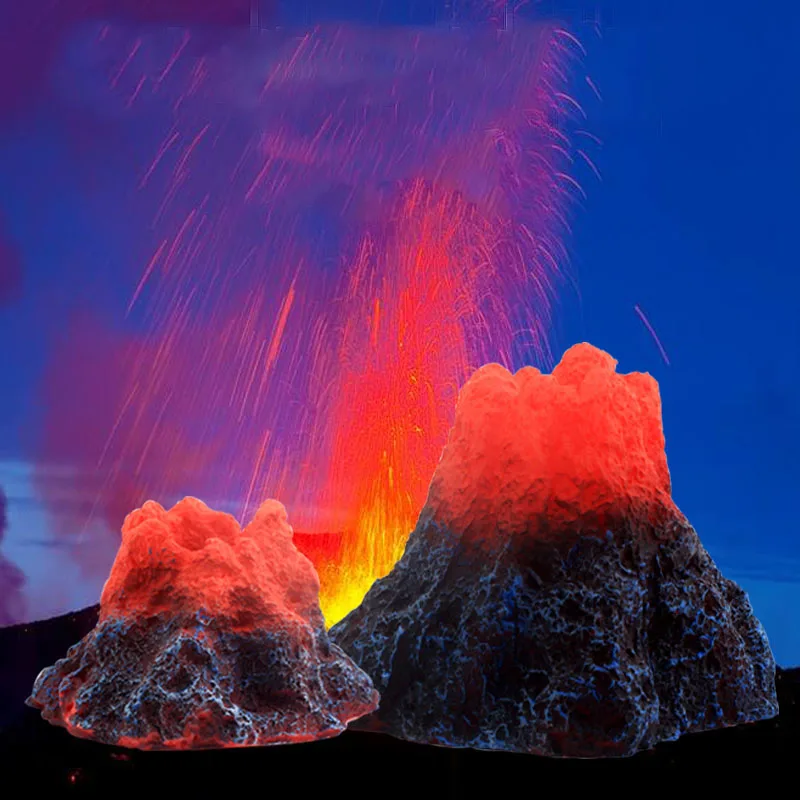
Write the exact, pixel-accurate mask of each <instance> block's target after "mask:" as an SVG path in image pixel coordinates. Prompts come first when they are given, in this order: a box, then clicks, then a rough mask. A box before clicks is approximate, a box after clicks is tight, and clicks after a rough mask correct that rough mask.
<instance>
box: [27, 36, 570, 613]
mask: <svg viewBox="0 0 800 800" xmlns="http://www.w3.org/2000/svg"><path fill="white" fill-rule="evenodd" d="M82 35H83V36H84V37H85V38H84V39H83V40H79V41H77V43H75V48H74V54H80V57H83V58H86V59H88V62H89V63H88V64H79V65H78V66H77V67H76V66H75V65H73V70H72V73H74V75H73V78H72V81H73V84H74V85H69V86H67V88H66V89H65V90H64V91H65V92H66V93H67V95H68V96H69V97H70V98H74V97H80V102H81V103H90V102H93V103H95V104H96V105H97V106H98V107H99V108H101V109H105V110H106V112H107V113H108V114H109V115H110V116H111V117H112V118H116V117H119V118H121V119H122V120H124V121H125V122H128V121H136V120H137V119H138V117H137V116H136V115H137V114H143V113H145V112H146V113H147V115H148V116H147V119H148V120H150V121H151V123H150V128H151V129H152V127H153V125H152V120H153V119H155V120H161V121H162V124H161V128H160V129H161V130H163V131H164V135H163V138H162V140H161V141H160V142H158V144H157V146H156V147H155V149H154V152H151V153H150V155H149V158H148V160H147V161H146V162H145V163H143V164H142V165H141V170H140V175H139V180H138V184H139V187H140V196H141V199H142V202H143V203H146V204H151V206H152V207H155V208H157V209H158V210H157V214H156V217H155V220H154V222H153V230H154V231H155V234H154V236H155V239H154V242H153V246H152V251H151V252H150V254H149V256H148V257H147V258H146V259H145V260H144V262H143V263H141V265H140V270H139V272H138V274H136V275H134V276H132V278H131V291H130V297H129V299H128V302H127V304H126V305H127V309H126V310H125V311H124V313H126V319H125V327H126V330H124V331H122V330H113V329H112V330H110V331H106V332H105V333H101V332H100V330H99V329H98V327H97V323H95V322H87V321H86V320H85V319H78V321H77V322H76V325H75V327H74V328H73V329H72V331H71V332H70V334H69V335H65V336H63V337H61V339H60V342H59V346H58V350H57V355H56V358H55V360H54V363H53V366H52V367H51V370H50V372H49V374H48V376H47V379H46V394H47V399H48V403H47V405H48V407H49V414H48V418H47V420H46V421H45V424H44V426H43V430H44V432H45V439H44V444H43V447H42V451H41V453H40V456H41V461H42V462H43V463H44V464H45V465H49V464H51V463H53V462H67V463H70V464H73V465H75V464H77V465H79V466H82V467H83V469H81V470H80V472H79V475H78V478H77V481H78V489H79V491H80V493H81V494H82V496H83V498H84V504H83V505H82V506H81V507H80V508H79V509H78V510H77V513H75V514H72V515H70V514H68V513H66V512H65V511H64V506H63V502H59V501H60V500H61V499H62V497H61V495H60V494H59V492H60V489H59V487H58V486H57V485H56V483H57V481H56V478H55V477H54V476H53V474H52V473H51V472H48V471H47V470H46V469H42V470H41V471H40V475H39V486H40V488H41V490H42V492H43V494H44V496H45V498H46V500H47V501H48V502H49V503H50V505H51V506H52V507H53V508H54V509H57V510H58V515H57V522H58V524H60V526H61V527H60V530H61V532H62V535H63V536H64V537H67V538H68V539H69V541H70V542H71V543H72V544H73V545H75V549H74V552H75V554H76V558H77V559H78V560H79V562H80V563H81V564H83V565H88V564H91V563H92V558H93V557H92V552H94V551H95V550H97V545H96V542H97V536H96V529H98V528H99V529H103V530H109V531H114V530H118V527H119V521H120V519H121V516H122V514H123V511H122V509H125V510H128V509H130V508H131V507H135V506H137V505H140V504H141V503H142V502H143V501H144V500H145V499H147V498H150V497H156V498H159V499H164V500H166V499H168V498H169V499H172V498H177V497H180V496H182V495H184V494H191V495H194V496H201V497H204V498H205V499H207V500H208V501H209V502H210V503H212V504H213V505H214V506H216V507H225V503H227V502H231V501H232V502H234V503H238V513H237V516H239V517H240V518H242V519H246V518H247V516H248V515H249V514H250V513H252V509H253V508H254V507H256V506H258V504H259V502H260V500H261V499H262V498H264V497H278V498H280V499H281V501H282V502H284V503H285V504H286V505H287V507H288V508H289V509H290V511H291V515H292V520H293V523H294V526H295V527H296V528H297V529H298V530H299V531H300V533H298V534H297V535H296V541H297V543H298V545H299V546H300V547H301V548H302V549H303V551H304V552H305V553H306V554H307V555H308V557H309V558H310V559H311V560H312V561H313V563H314V564H315V566H316V567H317V570H318V572H319V575H320V580H321V593H320V602H321V606H322V609H323V612H324V614H325V617H326V620H327V622H328V623H329V624H333V623H335V622H336V621H338V620H339V619H341V618H342V617H343V616H344V615H345V614H346V613H347V612H348V611H350V610H351V609H352V608H354V607H355V606H356V605H357V604H358V603H359V602H360V600H361V598H362V596H363V594H364V592H365V591H366V589H367V588H368V587H369V585H370V584H371V583H372V581H373V580H374V579H375V578H377V577H380V576H382V575H384V574H386V572H388V571H389V569H390V568H391V567H392V565H393V564H394V562H395V560H396V559H397V557H398V556H399V555H400V553H401V552H402V550H403V547H404V543H405V540H406V537H407V535H408V533H409V531H410V530H411V529H412V528H413V526H414V522H415V520H416V517H417V515H418V513H419V511H420V509H421V508H422V505H423V503H424V501H425V496H426V492H427V487H428V483H429V481H430V477H431V474H432V473H433V471H434V469H435V467H436V464H437V461H438V459H439V456H440V454H441V451H442V447H443V446H444V444H445V441H446V437H447V431H448V430H449V427H450V425H451V423H452V414H453V408H454V401H455V398H456V393H457V391H458V387H459V386H461V385H462V384H463V383H464V381H465V380H466V379H467V378H468V377H469V375H470V373H471V371H472V370H473V369H475V368H476V367H477V366H478V365H479V364H482V363H485V362H486V361H490V360H493V361H499V362H501V363H503V364H506V365H508V366H512V365H513V364H515V363H520V362H521V363H527V362H528V361H529V360H530V359H531V358H532V357H535V358H542V357H544V358H546V357H547V355H548V352H547V343H546V331H547V328H548V324H549V314H550V305H551V302H552V299H553V296H554V292H555V287H556V283H557V280H558V278H559V277H560V272H561V265H563V264H564V263H565V259H566V256H565V251H564V248H563V245H562V239H563V236H564V234H565V232H566V231H567V222H566V212H567V210H568V208H569V202H570V198H571V197H572V196H573V194H574V192H575V191H576V189H577V190H578V191H579V190H580V189H579V187H578V186H577V184H576V183H575V180H574V179H573V178H572V177H570V176H569V175H568V174H567V168H568V166H569V163H570V159H571V155H570V149H571V145H570V141H569V139H568V138H567V135H566V132H567V131H569V130H571V126H573V125H574V122H575V119H576V118H579V117H580V116H581V115H582V112H581V110H580V109H578V108H577V105H576V104H575V103H574V101H572V100H570V98H568V97H567V96H566V94H564V88H565V85H566V82H567V77H568V75H567V73H568V71H569V68H570V65H571V63H572V61H573V60H574V58H575V57H576V43H575V40H574V38H573V37H572V36H571V35H569V34H568V33H566V32H565V31H563V30H560V29H559V28H557V27H554V26H547V25H542V26H532V27H529V28H527V29H526V30H522V31H521V32H517V33H515V34H514V35H510V34H506V33H502V34H501V33H498V32H497V31H495V30H489V29H476V30H472V31H462V32H455V33H451V32H449V31H445V32H442V31H436V30H431V31H421V30H391V29H377V30H360V29H355V28H348V27H342V26H339V27H334V28H320V29H315V30H313V31H308V32H304V33H303V35H301V36H296V35H292V34H287V33H284V32H276V31H272V32H266V31H265V32H263V35H262V36H260V37H257V39H256V38H254V39H248V40H247V41H245V40H242V41H236V42H234V43H233V46H230V47H229V46H228V44H229V43H224V45H225V46H218V47H212V48H209V49H207V50H203V47H204V45H203V42H202V40H201V41H200V42H199V43H197V42H195V41H194V39H193V35H192V34H191V33H190V32H186V31H181V30H176V29H171V30H161V31H158V32H153V31H150V32H145V33H142V32H132V33H131V32H129V31H126V30H124V29H122V28H118V27H112V26H102V27H98V28H97V30H94V31H88V32H84V34H82ZM70 52H73V51H70ZM86 53H88V54H90V55H88V56H85V55H83V54H86ZM232 54H236V55H235V57H234V55H232ZM73 57H74V58H78V57H79V56H78V55H73ZM98 64H102V65H103V69H105V70H106V71H107V78H108V80H107V83H106V84H104V85H103V86H102V87H101V88H98V81H97V74H98V66H97V65H98ZM81 69H83V71H84V72H85V73H86V74H83V72H81ZM66 73H68V71H66V70H65V74H66ZM72 73H70V74H72ZM92 92H94V94H92ZM70 102H73V101H72V100H71V101H70ZM219 108H224V109H226V110H227V111H229V112H230V113H218V111H215V109H217V110H218V109H219ZM109 109H110V111H109ZM164 120H166V122H164ZM124 130H127V128H124ZM119 135H120V136H121V137H123V138H124V135H126V134H124V133H120V134H119ZM126 141H128V140H126ZM308 209H311V210H310V211H309V210H308ZM320 215H322V216H323V218H322V219H320ZM120 327H122V326H121V325H118V326H117V328H120ZM78 388H80V391H78ZM87 397H88V398H89V400H87ZM71 480H72V482H73V485H74V482H75V479H74V478H73V479H71ZM76 532H77V533H78V537H77V538H76V537H75V534H76ZM93 542H94V544H92V543H93ZM96 569H97V570H99V569H100V566H99V565H98V566H97V567H96Z"/></svg>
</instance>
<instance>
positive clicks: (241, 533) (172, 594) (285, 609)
mask: <svg viewBox="0 0 800 800" xmlns="http://www.w3.org/2000/svg"><path fill="white" fill-rule="evenodd" d="M199 610H202V611H204V612H206V613H208V614H209V615H212V616H214V615H225V616H229V617H232V618H234V619H236V618H241V619H244V618H245V617H246V619H247V620H248V622H247V623H243V624H248V625H253V624H256V623H257V621H258V620H259V619H260V618H274V617H275V616H276V615H280V616H283V615H286V614H290V615H296V616H297V617H299V618H301V619H302V620H303V621H305V622H309V623H311V624H312V625H322V624H323V623H322V612H321V611H320V609H319V578H318V577H317V573H316V570H315V569H314V567H313V565H312V564H311V562H310V561H309V560H308V559H307V558H306V557H305V556H304V555H302V554H301V553H300V552H299V551H298V550H297V549H296V547H295V546H294V543H293V542H292V528H291V526H290V525H289V523H288V518H287V514H286V509H285V508H284V507H283V505H282V504H281V503H279V502H278V501H276V500H267V501H266V502H265V503H263V505H261V507H260V508H259V509H258V511H257V512H256V514H255V517H254V518H253V520H252V522H251V523H250V524H249V525H247V526H246V527H245V528H244V529H242V528H241V527H240V526H239V523H238V522H237V521H236V519H234V517H232V516H231V515H230V514H225V513H223V512H220V511H213V510H212V509H210V508H209V507H208V506H206V505H205V503H203V502H202V501H200V500H197V499H196V498H193V497H187V498H185V499H183V500H181V501H180V502H179V503H177V504H176V505H175V506H173V508H171V509H170V510H169V511H166V510H165V509H164V508H163V507H162V506H161V505H159V504H158V503H156V502H154V501H149V502H147V503H145V504H144V505H143V506H142V507H141V508H139V509H136V510H135V511H133V512H131V513H130V514H128V516H127V517H126V518H125V522H124V524H123V526H122V543H121V545H120V548H119V551H118V553H117V557H116V559H115V561H114V564H113V566H112V568H111V573H110V574H109V577H108V580H107V581H106V584H105V586H104V588H103V593H102V596H101V598H100V619H101V621H102V620H103V619H106V618H108V617H122V616H132V615H140V614H141V615H147V616H150V615H155V614H159V613H162V612H168V613H178V612H180V611H189V612H194V611H199Z"/></svg>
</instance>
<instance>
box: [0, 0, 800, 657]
mask: <svg viewBox="0 0 800 800" xmlns="http://www.w3.org/2000/svg"><path fill="white" fill-rule="evenodd" d="M376 5H377V3H369V4H368V3H366V2H359V3H354V2H352V1H351V2H344V0H340V2H330V1H329V0H324V2H323V0H318V2H309V3H306V4H303V3H302V2H297V3H296V4H295V5H294V11H293V14H292V17H291V18H290V17H289V16H288V15H286V20H287V22H302V21H304V19H306V18H308V20H314V19H318V18H320V14H321V12H320V11H319V9H320V8H322V7H323V6H324V7H325V8H326V9H327V13H326V16H328V17H329V18H331V17H336V16H339V17H349V18H351V19H356V18H360V19H362V20H365V21H366V20H370V21H375V19H376V12H375V11H373V12H372V13H371V14H370V13H368V12H366V11H365V9H366V8H368V7H369V8H373V9H374V8H375V7H376ZM596 5H597V8H598V10H599V19H600V22H601V26H602V31H603V35H602V38H598V37H597V36H595V35H593V34H592V32H591V28H590V26H588V25H586V24H583V22H582V20H585V19H588V18H590V17H591V16H592V13H593V11H592V10H593V9H594V8H595V6H596ZM680 5H682V4H672V3H662V2H648V0H607V2H604V3H600V4H591V3H586V4H585V6H586V7H585V9H584V8H582V7H581V4H580V3H579V1H578V0H574V2H552V3H547V2H544V3H542V6H543V7H544V8H552V10H553V12H554V13H555V14H560V15H562V16H564V17H565V18H566V19H568V20H569V21H571V22H572V23H573V28H574V29H575V30H577V31H578V32H579V34H580V36H581V39H582V41H583V42H584V44H585V45H586V47H587V50H588V56H587V58H586V61H585V66H586V72H587V73H588V74H589V75H590V76H591V78H592V80H593V81H594V83H595V84H596V85H597V86H598V88H599V90H600V92H601V94H602V97H603V100H602V103H598V102H596V101H594V102H593V101H592V100H591V98H592V95H591V93H590V92H589V91H588V89H587V88H586V86H585V84H584V83H583V82H582V75H580V74H578V75H577V86H576V90H575V93H576V95H577V96H578V97H579V99H581V100H582V101H586V108H587V110H588V112H589V121H588V123H587V128H588V129H589V130H591V131H592V132H593V133H594V134H596V135H597V136H598V137H599V138H600V139H601V140H602V141H603V146H602V148H600V149H596V150H595V151H594V156H595V161H596V163H597V166H598V167H599V169H600V172H601V173H602V176H603V177H602V181H597V180H596V179H593V178H592V176H591V174H590V173H587V174H586V175H584V176H583V178H582V182H583V185H584V187H585V189H586V191H587V194H588V199H587V200H586V201H585V202H584V203H583V207H582V208H580V209H577V210H576V213H575V217H574V235H573V238H572V241H571V242H569V245H570V248H571V251H572V253H573V264H572V271H573V273H574V275H575V277H576V280H577V285H578V287H579V294H580V296H578V293H576V291H575V290H574V289H572V288H570V287H569V286H565V287H564V291H563V293H562V296H561V299H560V302H559V305H558V309H557V314H556V319H555V329H554V331H553V338H552V345H553V349H554V352H555V353H556V355H557V356H558V355H560V353H561V352H562V351H563V350H564V349H565V348H567V347H569V346H570V345H571V344H573V343H575V342H577V341H589V342H591V343H592V344H594V345H596V346H598V347H601V348H603V349H605V350H607V351H609V352H610V353H611V354H612V355H614V357H615V358H617V359H618V360H619V362H620V366H619V369H620V371H623V372H628V371H647V372H650V373H651V374H652V375H653V376H654V377H655V378H656V379H657V380H658V381H659V384H660V387H661V393H662V400H663V409H664V425H665V433H666V438H667V455H668V458H669V464H670V469H671V473H672V479H673V491H674V497H675V500H676V502H677V504H678V505H679V507H680V508H681V509H682V510H683V511H684V513H685V514H686V515H687V517H688V518H689V520H690V521H691V522H692V524H693V525H694V526H695V528H696V529H697V531H698V533H699V534H700V537H701V538H702V540H703V541H704V543H705V544H706V545H707V547H708V548H709V550H710V551H711V553H712V555H714V556H715V558H717V559H718V560H719V562H720V564H721V565H722V566H723V568H725V566H726V565H730V572H731V577H734V578H735V579H737V580H740V582H741V583H742V585H743V586H744V587H745V588H746V589H747V590H748V591H749V592H750V594H751V597H752V599H753V602H754V605H755V606H756V610H757V613H759V615H760V616H761V618H762V620H763V621H764V623H765V626H766V627H767V632H768V633H769V635H770V638H771V640H772V641H773V646H774V647H775V650H776V655H777V656H778V660H779V661H783V662H787V661H791V662H795V663H800V637H798V635H797V633H796V632H794V628H795V625H794V624H793V622H792V620H791V619H790V614H791V613H792V610H793V604H796V603H798V602H800V588H798V586H796V585H794V584H793V583H792V580H793V581H795V582H797V583H798V584H800V543H798V535H797V523H796V514H795V507H796V505H797V501H798V499H800V493H798V490H797V487H798V484H800V467H798V463H799V460H798V453H800V415H799V414H798V399H800V369H799V368H798V343H800V330H799V329H798V326H799V325H800V323H798V315H797V311H796V305H797V298H798V295H799V294H800V272H799V271H798V260H797V257H796V240H795V230H794V223H795V217H796V214H797V202H796V197H795V195H796V186H797V185H798V181H799V180H800V171H799V170H798V166H799V165H800V162H799V161H798V158H799V156H798V149H797V143H796V140H797V130H798V129H800V105H799V104H798V101H797V86H798V85H800V68H798V61H797V58H796V56H794V55H793V54H792V48H791V47H790V43H791V42H792V41H793V37H794V36H796V35H797V33H798V31H800V4H797V3H795V2H791V1H788V2H780V0H777V1H776V2H773V3H770V4H767V6H766V7H767V8H768V9H769V10H768V12H759V11H757V10H753V9H755V8H756V7H757V6H756V4H753V3H744V2H727V3H723V2H717V0H700V1H699V2H696V3H694V4H691V11H690V12H687V13H684V12H683V11H682V10H681V9H680V8H679V6H680ZM433 6H434V3H433V2H428V0H420V1H419V2H417V3H410V4H409V3H408V2H406V3H401V2H400V0H395V2H390V1H389V0H385V2H383V4H382V12H381V21H383V22H392V23H409V22H417V23H424V22H429V21H431V19H432V13H431V8H432V7H433ZM411 7H413V9H414V15H413V18H412V16H411V12H410V11H409V9H410V8H411ZM645 9H656V10H654V11H652V12H651V11H646V10H645ZM4 138H5V137H4V136H3V135H2V131H0V144H2V140H4ZM20 147H23V148H25V147H26V148H30V149H31V152H32V151H33V150H34V149H35V150H36V153H37V156H36V159H37V161H38V163H39V165H40V171H39V173H38V174H31V173H30V171H29V170H28V171H26V172H25V174H22V172H21V169H20V168H18V167H17V166H16V165H17V164H18V163H30V161H31V160H32V159H31V152H29V153H28V154H27V156H26V155H25V154H24V153H23V154H22V157H20V149H19V148H20ZM71 180H72V176H71V174H70V165H69V163H68V162H67V161H66V160H65V159H64V158H62V157H61V156H60V154H59V152H58V148H57V146H56V145H55V144H54V142H53V141H52V140H48V138H47V137H46V136H45V137H44V138H43V139H41V140H39V139H37V138H36V137H33V136H32V137H31V138H30V139H28V140H27V142H26V143H25V144H24V145H20V144H19V142H17V143H16V144H15V145H14V146H13V147H8V146H2V147H0V207H2V209H3V210H5V212H6V214H7V216H8V219H9V224H10V227H11V233H12V235H13V236H14V238H15V239H16V241H17V243H18V244H19V246H20V248H21V251H22V253H23V255H24V257H25V259H26V262H27V267H28V270H27V277H26V280H27V283H26V285H25V287H24V296H23V297H22V298H21V300H20V301H19V303H18V304H17V305H15V306H13V307H10V308H4V309H0V337H2V341H3V342H4V344H3V346H2V350H0V367H1V368H2V373H0V374H2V380H3V387H2V392H0V457H1V458H5V459H7V460H8V461H12V460H13V461H16V462H23V463H24V461H25V459H26V453H25V452H24V442H25V434H24V431H25V429H26V427H29V426H30V425H31V424H32V420H33V419H35V408H32V406H31V403H32V392H33V386H34V382H35V380H36V378H37V376H38V372H39V370H40V368H41V364H42V359H43V357H44V353H43V351H42V344H41V341H42V339H41V336H39V335H38V334H37V332H36V324H35V322H34V321H33V320H32V319H31V317H30V306H29V305H27V304H28V302H29V299H30V297H31V296H32V294H33V293H35V292H41V291H51V292H53V293H55V294H59V293H64V294H65V295H66V294H68V293H70V292H72V293H75V292H76V291H78V290H80V291H85V292H89V291H91V289H90V287H89V286H88V285H87V286H79V287H76V286H75V284H74V283H72V282H71V278H70V275H69V273H68V272H67V271H66V270H65V269H61V268H60V267H59V265H61V264H65V263H68V262H69V261H70V259H75V258H79V257H80V258H84V257H89V258H94V259H95V261H96V262H97V264H98V267H97V269H98V271H103V270H102V265H101V264H100V262H101V261H102V260H103V256H102V255H101V254H102V253H104V252H106V251H107V250H113V249H114V244H113V242H112V241H111V240H112V239H113V238H114V237H115V236H117V235H119V236H123V235H125V230H124V229H125V226H124V224H122V223H118V224H117V226H116V227H115V226H114V223H113V219H112V216H113V215H109V214H108V213H107V212H105V211H103V210H102V209H100V208H97V209H94V208H91V207H82V208H76V207H75V205H74V204H72V203H69V202H58V201H57V200H53V201H52V202H49V203H48V204H47V205H46V207H41V208H39V209H38V211H37V216H36V218H35V219H34V218H32V217H31V214H32V213H33V208H34V206H33V200H31V199H30V198H34V197H36V196H37V190H36V187H35V182H36V181H39V182H40V183H41V185H42V186H44V185H46V186H47V194H48V196H49V197H51V198H53V197H58V196H59V189H58V187H59V186H61V187H65V188H64V193H63V195H64V197H67V188H66V187H68V186H69V185H70V182H71ZM25 187H27V188H25ZM23 195H24V196H23ZM25 196H27V197H28V198H29V199H28V200H25ZM95 214H103V215H104V219H103V225H102V227H101V228H100V233H98V228H97V226H96V225H95V224H94V221H95V219H96V216H95ZM117 247H118V246H117ZM87 254H88V256H87ZM92 254H94V255H92ZM106 274H107V273H106ZM119 291H120V293H121V294H124V292H125V291H127V289H126V288H124V287H119ZM637 304H638V305H639V306H640V307H641V308H642V310H643V311H644V312H645V313H646V314H647V316H648V318H649V320H650V322H651V323H652V325H653V327H654V329H655V331H656V332H657V334H658V337H659V339H660V341H661V343H662V344H663V346H664V348H665V350H666V353H667V355H668V357H669V360H670V365H669V366H668V365H666V364H665V363H664V361H663V360H662V358H661V355H660V353H659V350H658V347H657V345H656V343H655V341H654V340H653V338H652V337H651V335H650V334H649V332H648V331H647V329H646V328H645V326H644V325H643V323H642V321H641V319H640V318H639V317H638V316H637V315H636V313H635V312H634V306H635V305H637ZM26 308H27V309H28V310H27V311H26ZM4 480H5V479H4V478H3V477H2V475H0V484H2V483H3V482H4ZM9 494H10V496H11V502H12V514H11V520H12V530H11V533H10V535H9V544H13V543H14V542H17V544H18V545H19V541H20V540H19V537H20V536H22V534H20V533H19V532H18V531H15V529H14V514H13V502H14V497H13V491H12V490H11V489H9ZM41 534H42V531H37V535H41ZM21 553H24V548H22V547H21V545H20V546H19V548H18V549H17V550H14V551H13V553H12V555H16V554H21ZM20 557H21V556H20ZM762 563H763V564H764V566H763V567H759V570H760V571H759V574H757V575H756V573H754V572H752V568H753V566H754V565H755V564H762ZM737 570H739V571H740V572H741V574H742V577H741V578H739V577H738V575H737V574H736V573H737ZM748 575H749V577H747V576H748ZM768 579H769V580H768ZM770 581H771V582H770ZM75 602H78V601H77V600H76V601H75Z"/></svg>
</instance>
